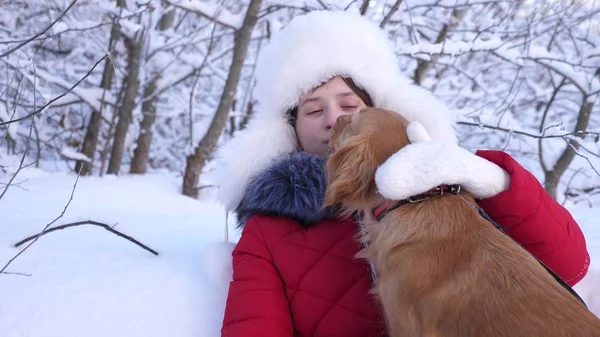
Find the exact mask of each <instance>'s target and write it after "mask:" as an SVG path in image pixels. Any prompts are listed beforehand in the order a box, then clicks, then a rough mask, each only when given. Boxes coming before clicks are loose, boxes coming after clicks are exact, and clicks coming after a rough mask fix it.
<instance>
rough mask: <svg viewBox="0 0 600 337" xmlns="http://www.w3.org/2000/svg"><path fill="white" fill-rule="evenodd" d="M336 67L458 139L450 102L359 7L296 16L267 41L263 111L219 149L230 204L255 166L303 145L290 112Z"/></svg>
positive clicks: (261, 81) (222, 190) (261, 65)
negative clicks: (405, 70) (420, 82)
mask: <svg viewBox="0 0 600 337" xmlns="http://www.w3.org/2000/svg"><path fill="white" fill-rule="evenodd" d="M338 75H339V76H348V77H351V78H352V79H353V80H354V82H355V83H356V84H357V85H358V86H359V87H361V88H363V89H364V90H365V91H366V92H367V93H368V94H369V95H370V96H371V98H372V100H373V103H374V105H375V106H376V107H380V108H386V109H390V110H393V111H396V112H398V113H400V114H402V115H403V116H404V117H405V118H407V119H408V120H410V121H419V122H420V123H421V124H422V125H423V126H424V127H425V129H427V131H428V132H429V134H430V135H431V137H432V138H433V139H438V140H444V141H448V142H454V143H457V138H456V135H455V134H454V130H453V128H452V123H453V121H452V116H451V114H450V112H449V111H448V109H447V108H446V107H445V106H444V104H442V103H441V102H440V101H439V100H438V99H436V98H435V97H434V96H433V95H432V94H431V93H430V92H428V91H426V90H425V89H423V88H421V87H418V86H416V85H414V84H412V83H411V82H410V81H409V79H408V78H406V77H404V76H403V75H402V74H401V73H400V70H399V68H398V60H397V58H396V55H395V53H394V50H393V48H392V44H391V41H389V40H388V39H387V37H386V36H385V33H384V32H383V31H382V30H381V29H380V28H379V27H378V26H377V25H376V24H375V23H374V22H372V21H370V20H368V19H367V18H365V17H363V16H360V15H359V14H357V13H351V12H345V11H313V12H310V13H308V14H304V15H300V16H297V17H295V18H294V19H293V20H291V21H290V22H289V24H288V25H287V27H285V28H284V29H283V30H281V31H280V32H278V33H276V34H274V36H273V38H272V40H271V41H270V43H269V44H268V45H267V46H266V47H264V48H263V50H262V51H261V54H260V56H259V59H258V61H257V67H256V88H255V90H254V92H255V98H256V99H257V101H258V111H257V112H256V113H255V115H254V116H253V117H252V119H251V120H250V121H249V123H248V125H247V127H246V128H245V129H244V130H241V131H239V132H237V133H236V134H235V136H234V138H233V139H232V140H231V141H229V142H228V143H226V144H225V145H223V146H222V147H220V148H219V149H218V151H217V153H216V161H217V163H216V164H217V166H216V170H215V173H216V178H215V180H216V181H214V183H215V184H216V185H217V186H218V187H219V191H218V199H219V201H220V202H221V203H223V204H224V205H225V207H226V209H227V210H233V209H235V207H237V205H238V204H239V202H240V200H241V199H242V197H243V195H244V191H245V190H246V187H247V185H248V183H249V182H250V180H251V178H252V177H253V176H254V175H255V174H256V173H259V172H261V171H262V170H264V169H265V168H267V167H268V166H269V165H270V164H271V163H272V161H273V160H274V159H277V158H278V157H279V156H281V155H283V154H287V153H292V152H295V151H297V140H296V136H295V132H294V129H293V128H292V126H291V125H290V124H289V123H288V121H287V117H286V115H285V114H286V112H287V111H288V110H289V109H290V108H292V107H294V106H295V105H296V104H297V103H298V100H299V99H300V97H301V96H302V95H304V94H306V93H307V92H308V91H309V90H311V89H313V88H314V87H316V86H318V85H319V84H321V83H324V82H326V81H328V80H329V79H331V78H332V77H335V76H338Z"/></svg>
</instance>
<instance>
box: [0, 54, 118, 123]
mask: <svg viewBox="0 0 600 337" xmlns="http://www.w3.org/2000/svg"><path fill="white" fill-rule="evenodd" d="M107 57H108V54H105V55H104V56H102V58H101V59H99V60H98V61H97V62H96V63H95V64H94V66H92V68H91V69H90V70H89V71H88V72H87V73H86V74H85V76H83V77H82V78H81V79H79V80H78V81H77V82H75V84H74V85H73V86H71V87H70V88H69V89H67V91H65V92H63V93H62V94H60V95H58V96H56V97H54V98H53V99H51V100H50V101H48V103H46V104H44V106H42V107H41V108H39V109H37V110H35V111H34V112H32V113H30V114H28V115H26V116H23V117H20V118H17V119H13V120H10V121H8V122H0V126H3V125H8V124H12V123H16V122H20V121H23V120H26V119H27V118H30V117H32V116H35V115H37V114H39V113H40V112H42V111H44V109H46V108H47V107H48V106H49V105H51V104H52V103H54V102H56V101H58V100H59V99H61V98H63V97H64V96H65V95H67V94H68V93H70V92H71V91H72V90H73V89H75V88H76V87H77V86H78V85H79V84H81V82H83V81H84V80H85V79H86V78H88V77H89V76H90V75H91V74H92V72H93V71H94V69H96V67H97V66H98V64H100V63H101V62H102V61H104V59H106V58H107Z"/></svg>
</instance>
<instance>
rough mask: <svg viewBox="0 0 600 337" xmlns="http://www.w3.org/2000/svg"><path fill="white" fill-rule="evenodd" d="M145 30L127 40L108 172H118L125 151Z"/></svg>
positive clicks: (136, 89)
mask: <svg viewBox="0 0 600 337" xmlns="http://www.w3.org/2000/svg"><path fill="white" fill-rule="evenodd" d="M144 41H145V31H144V30H143V28H142V29H141V30H140V32H139V34H136V36H135V38H134V39H133V40H130V41H128V43H127V45H128V52H129V54H128V57H127V59H128V60H127V69H128V72H127V80H126V89H125V95H124V96H123V104H122V105H121V107H120V111H119V121H118V122H117V127H116V128H115V137H114V140H113V145H112V150H111V153H110V160H109V163H108V171H107V173H108V174H119V171H120V169H121V161H122V159H123V152H124V151H125V139H126V137H127V132H128V131H129V125H130V124H131V119H132V117H133V109H134V108H135V99H136V98H137V96H138V89H139V86H140V82H139V74H140V66H141V63H142V51H143V49H144Z"/></svg>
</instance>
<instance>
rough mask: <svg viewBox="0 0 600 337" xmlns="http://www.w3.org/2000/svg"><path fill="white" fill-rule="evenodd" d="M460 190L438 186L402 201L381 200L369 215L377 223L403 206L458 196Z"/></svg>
mask: <svg viewBox="0 0 600 337" xmlns="http://www.w3.org/2000/svg"><path fill="white" fill-rule="evenodd" d="M460 190H461V188H460V185H440V186H436V187H434V188H432V189H431V190H429V191H427V192H425V193H421V194H417V195H414V196H411V197H408V198H406V199H403V200H398V201H393V200H383V201H382V202H380V203H378V204H376V205H375V206H374V207H372V208H371V214H372V215H373V218H374V219H375V220H377V221H379V220H381V219H382V218H383V217H384V216H385V215H386V214H387V213H388V212H390V211H392V210H394V209H396V208H398V207H401V206H403V205H406V204H414V203H419V202H421V201H424V200H427V199H430V198H434V197H438V196H442V195H444V194H458V193H460Z"/></svg>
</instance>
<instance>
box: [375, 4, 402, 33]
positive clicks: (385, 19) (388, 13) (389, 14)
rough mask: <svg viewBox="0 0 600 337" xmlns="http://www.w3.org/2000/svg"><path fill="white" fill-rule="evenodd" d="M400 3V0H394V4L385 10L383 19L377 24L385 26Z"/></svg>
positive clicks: (381, 26)
mask: <svg viewBox="0 0 600 337" xmlns="http://www.w3.org/2000/svg"><path fill="white" fill-rule="evenodd" d="M401 4H402V0H396V2H395V3H394V5H393V6H392V8H390V11H389V12H387V14H386V15H385V17H384V18H383V20H381V23H380V24H379V27H380V28H383V27H385V25H386V24H387V23H388V21H390V19H391V18H392V16H394V13H396V12H397V11H398V9H399V8H400V5H401Z"/></svg>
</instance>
